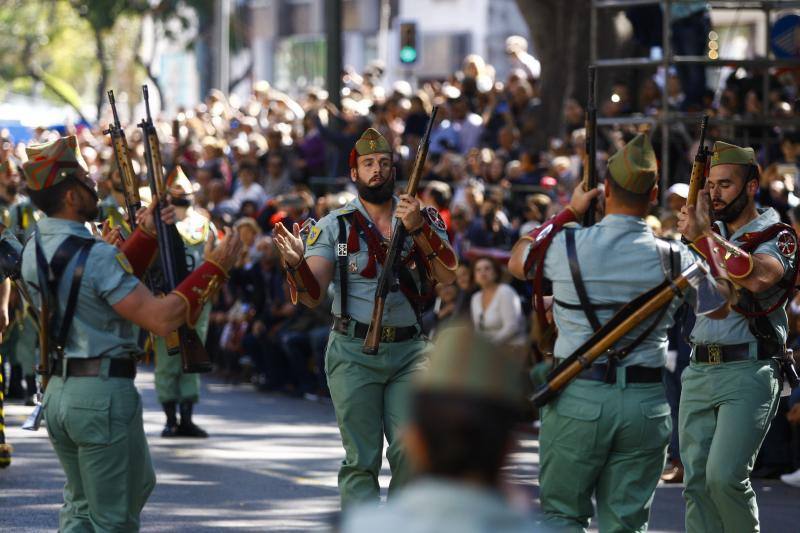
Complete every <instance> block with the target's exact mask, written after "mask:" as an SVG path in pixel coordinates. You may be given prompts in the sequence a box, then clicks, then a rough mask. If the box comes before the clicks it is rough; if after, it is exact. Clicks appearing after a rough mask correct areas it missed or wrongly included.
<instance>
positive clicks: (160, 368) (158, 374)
mask: <svg viewBox="0 0 800 533" xmlns="http://www.w3.org/2000/svg"><path fill="white" fill-rule="evenodd" d="M210 311H211V306H206V307H205V309H203V313H202V314H201V315H200V318H199V320H198V321H197V330H196V331H197V335H198V336H199V337H200V340H201V341H203V343H205V342H206V337H207V336H208V320H209V313H210ZM153 339H155V342H154V344H155V352H156V371H155V383H156V395H157V396H158V401H159V402H160V403H166V402H183V401H189V402H192V403H197V402H198V400H199V399H200V374H184V373H183V363H182V362H181V356H180V354H177V355H169V354H167V344H166V343H165V342H164V338H163V337H156V336H153Z"/></svg>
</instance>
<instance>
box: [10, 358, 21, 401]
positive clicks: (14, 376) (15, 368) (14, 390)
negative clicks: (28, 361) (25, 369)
mask: <svg viewBox="0 0 800 533" xmlns="http://www.w3.org/2000/svg"><path fill="white" fill-rule="evenodd" d="M23 399H25V389H23V388H22V365H11V375H10V376H9V377H8V394H6V400H23Z"/></svg>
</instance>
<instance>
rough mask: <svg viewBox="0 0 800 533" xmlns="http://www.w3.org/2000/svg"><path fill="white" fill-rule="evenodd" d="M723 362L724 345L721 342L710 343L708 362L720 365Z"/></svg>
mask: <svg viewBox="0 0 800 533" xmlns="http://www.w3.org/2000/svg"><path fill="white" fill-rule="evenodd" d="M721 362H722V346H720V345H719V344H709V345H708V364H710V365H718V364H720V363H721Z"/></svg>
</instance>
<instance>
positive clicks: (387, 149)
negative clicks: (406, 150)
mask: <svg viewBox="0 0 800 533" xmlns="http://www.w3.org/2000/svg"><path fill="white" fill-rule="evenodd" d="M356 152H358V155H367V154H391V153H392V147H391V146H389V141H387V140H386V137H384V136H383V135H381V134H380V132H379V131H378V130H376V129H375V128H367V131H365V132H364V133H363V134H362V135H361V138H360V139H359V140H357V141H356Z"/></svg>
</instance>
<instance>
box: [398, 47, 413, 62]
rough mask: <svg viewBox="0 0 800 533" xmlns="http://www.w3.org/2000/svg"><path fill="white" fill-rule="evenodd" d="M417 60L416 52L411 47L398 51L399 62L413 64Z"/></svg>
mask: <svg viewBox="0 0 800 533" xmlns="http://www.w3.org/2000/svg"><path fill="white" fill-rule="evenodd" d="M416 60H417V50H416V48H414V47H412V46H404V47H402V48H401V49H400V62H401V63H413V62H414V61H416Z"/></svg>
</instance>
